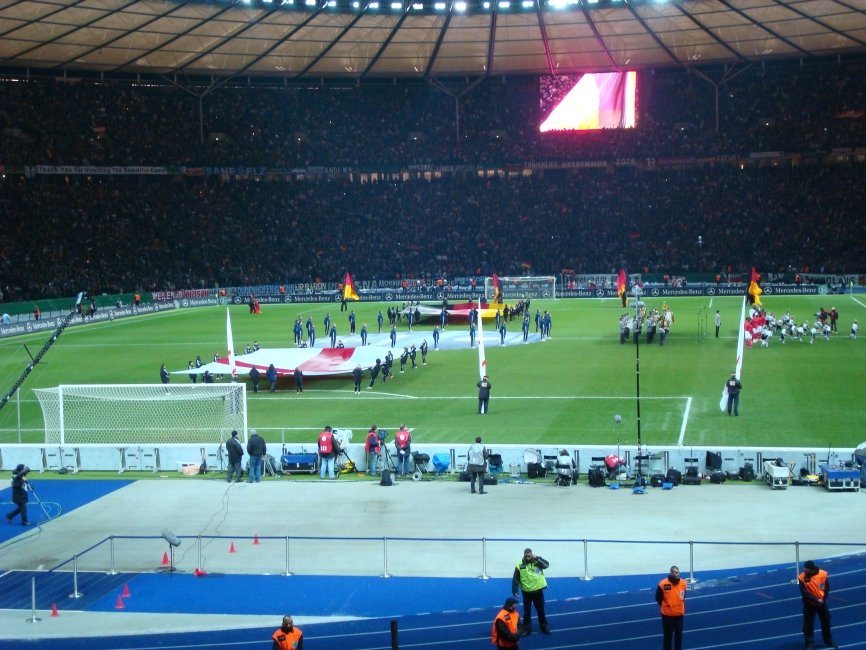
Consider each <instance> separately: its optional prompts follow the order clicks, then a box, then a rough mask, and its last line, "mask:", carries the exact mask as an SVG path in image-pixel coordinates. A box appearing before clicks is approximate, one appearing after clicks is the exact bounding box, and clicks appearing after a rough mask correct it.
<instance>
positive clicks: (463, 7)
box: [454, 2, 466, 11]
mask: <svg viewBox="0 0 866 650" xmlns="http://www.w3.org/2000/svg"><path fill="white" fill-rule="evenodd" d="M454 9H456V10H457V11H466V3H465V2H455V3H454Z"/></svg>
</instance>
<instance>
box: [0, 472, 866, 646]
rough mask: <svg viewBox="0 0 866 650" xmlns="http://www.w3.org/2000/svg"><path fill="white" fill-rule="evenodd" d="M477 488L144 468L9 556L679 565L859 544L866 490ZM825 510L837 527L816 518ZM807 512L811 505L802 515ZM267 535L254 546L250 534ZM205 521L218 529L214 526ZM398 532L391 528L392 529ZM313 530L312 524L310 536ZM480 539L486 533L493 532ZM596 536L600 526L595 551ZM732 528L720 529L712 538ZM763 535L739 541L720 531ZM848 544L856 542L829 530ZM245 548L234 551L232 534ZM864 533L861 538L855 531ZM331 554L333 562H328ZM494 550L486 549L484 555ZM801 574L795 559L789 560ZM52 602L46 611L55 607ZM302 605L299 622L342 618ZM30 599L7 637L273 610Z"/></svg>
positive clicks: (370, 570) (461, 565) (142, 627)
mask: <svg viewBox="0 0 866 650" xmlns="http://www.w3.org/2000/svg"><path fill="white" fill-rule="evenodd" d="M488 492H489V493H488V494H487V495H483V496H481V495H471V494H470V493H469V485H468V484H467V483H458V482H454V481H451V480H436V479H431V480H422V481H418V482H413V481H402V482H400V483H398V484H397V485H396V486H394V487H389V488H383V487H380V486H379V485H378V484H376V483H374V482H372V481H366V480H351V479H347V478H345V477H344V478H341V479H340V480H337V481H324V482H320V481H299V480H295V481H292V480H291V479H286V478H281V479H267V480H265V481H264V482H262V483H259V484H254V485H251V484H247V483H238V484H232V485H228V484H226V483H225V482H224V481H222V480H219V479H214V480H195V479H183V478H180V479H166V480H163V481H139V482H136V483H134V484H132V485H130V486H128V487H126V488H123V489H120V490H117V491H115V492H112V493H110V494H108V495H106V496H104V497H102V498H100V499H98V500H97V501H94V502H92V503H90V504H88V505H86V506H84V507H82V508H79V509H77V510H75V511H72V512H70V513H68V514H65V515H63V516H62V517H60V518H58V519H56V520H53V521H50V522H48V523H47V524H45V525H43V526H42V527H41V530H31V531H29V532H28V533H26V535H28V536H29V538H28V540H27V541H26V543H19V544H12V545H10V544H6V545H4V546H3V547H2V548H0V565H2V566H4V567H5V568H7V569H22V570H40V569H47V568H50V567H52V566H54V565H56V564H58V563H60V562H61V561H63V560H65V559H67V558H69V557H70V556H71V555H72V554H74V553H80V552H81V551H83V550H84V549H87V548H90V547H91V546H93V545H95V544H97V543H98V542H100V541H101V540H103V539H105V538H106V537H108V536H111V535H116V536H149V537H151V539H128V538H122V539H117V540H115V553H114V556H115V568H116V569H117V570H118V571H149V570H153V569H155V568H156V567H157V566H158V565H159V564H160V561H161V558H162V555H163V553H164V552H165V551H166V549H167V548H168V546H167V544H166V542H165V541H164V540H162V539H161V538H160V537H159V536H160V534H161V532H162V531H163V530H164V529H168V530H171V531H172V532H173V533H175V534H176V535H178V536H191V537H193V538H194V537H196V536H198V535H201V536H203V538H202V541H201V544H200V548H199V543H198V541H197V540H196V539H193V538H189V539H187V538H185V539H183V543H182V545H181V547H180V548H178V549H177V553H176V555H175V563H176V566H177V567H178V569H179V570H182V571H192V570H193V569H195V568H196V567H198V566H202V567H203V568H205V569H206V570H208V571H209V572H226V573H233V572H238V573H241V572H243V573H254V574H255V573H260V574H261V573H269V574H279V573H282V572H283V571H284V570H285V565H286V540H285V538H286V536H290V542H289V553H288V556H289V564H290V569H291V571H292V572H294V573H306V574H323V573H324V574H333V575H369V576H376V575H380V574H381V573H382V572H383V569H384V566H385V565H384V563H385V549H386V548H387V571H388V573H390V574H392V575H397V576H425V575H435V576H440V577H442V576H443V567H447V568H448V569H447V571H448V573H450V575H452V576H453V577H467V578H468V577H476V576H479V575H481V573H482V572H484V573H486V574H487V575H490V576H491V577H508V576H510V574H511V571H512V570H513V562H514V559H515V557H519V555H520V553H521V552H522V549H523V547H524V546H532V547H533V548H536V549H537V550H539V552H542V553H543V555H544V556H545V557H546V558H547V559H548V560H550V562H551V563H552V564H555V566H556V567H557V569H556V575H557V576H558V577H563V576H575V577H581V576H584V573H585V572H587V573H589V574H590V575H595V576H603V575H632V574H647V573H652V574H660V573H663V572H664V571H665V570H666V569H667V567H668V566H669V565H671V564H679V565H680V566H681V567H682V568H683V569H684V570H685V569H686V567H689V557H690V547H689V544H688V542H689V541H694V542H700V543H699V544H696V545H695V546H694V547H693V551H694V570H695V575H696V576H697V577H698V578H699V577H700V572H701V571H707V570H713V569H723V568H735V567H748V566H758V565H768V564H781V563H790V564H791V565H792V566H793V563H794V562H795V557H796V555H795V546H794V542H800V543H801V548H800V554H801V557H800V560H801V561H803V560H806V559H809V558H812V557H826V556H831V555H838V554H843V553H849V552H852V551H855V550H863V549H864V546H866V518H864V517H862V516H858V515H856V513H857V512H860V513H862V510H863V506H864V500H866V494H864V493H858V492H844V493H841V492H828V491H826V490H825V489H824V488H821V487H791V488H789V489H788V490H784V491H781V490H779V491H772V490H770V489H769V488H768V487H766V486H765V485H764V484H763V483H760V482H754V483H749V484H746V483H728V484H724V485H711V484H705V485H702V486H699V487H688V486H680V487H677V488H675V489H673V490H669V491H667V490H660V489H649V490H647V493H646V494H644V495H634V494H632V493H631V490H630V489H627V488H623V489H620V490H611V489H607V488H599V489H592V488H589V487H587V486H586V485H585V484H580V485H578V486H576V487H571V488H560V487H556V486H554V485H553V484H552V482H548V483H535V484H500V485H497V486H491V487H489V488H488ZM816 513H820V520H821V521H823V522H830V525H829V526H828V527H826V528H825V527H816V526H812V525H809V526H804V525H803V524H804V522H814V521H815V520H816V519H815V515H816ZM806 515H808V516H806ZM254 535H255V536H258V538H259V541H260V543H259V544H257V545H252V544H251V540H252V538H253V536H254ZM209 536H219V538H217V539H212V538H210V537H209ZM384 537H387V538H389V539H388V541H387V542H385V541H383V539H382V538H384ZM304 538H312V539H304ZM482 538H485V539H486V540H487V541H486V542H484V543H482V541H481V540H482ZM584 539H588V540H620V541H609V542H602V541H590V542H589V543H588V544H587V558H588V563H587V564H586V565H585V564H584V544H583V541H582V540H584ZM713 542H716V543H722V544H714V543H713ZM730 542H736V543H743V542H751V543H757V544H755V545H737V546H730V545H724V543H730ZM828 542H832V543H844V544H850V546H831V545H829V544H827V543H828ZM231 543H235V544H236V545H237V547H238V548H241V547H243V549H244V552H243V553H230V552H229V545H230V544H231ZM858 545H859V546H858ZM323 554H326V555H328V556H329V557H330V558H332V561H331V562H330V563H328V564H326V565H323V564H322V563H321V562H319V561H317V559H318V558H321V557H322V556H323ZM110 557H111V554H110V552H109V545H108V544H103V545H101V546H100V547H98V548H97V549H95V550H93V551H91V552H88V553H86V554H84V555H82V556H81V557H80V558H79V568H80V569H81V570H96V571H104V570H107V569H108V568H109V566H110ZM485 561H486V562H485ZM792 576H793V571H792ZM49 614H50V612H42V613H41V615H42V616H43V617H45V616H47V615H49ZM328 614H329V613H328V612H322V617H321V618H305V619H303V620H300V619H299V620H298V624H299V625H302V624H303V623H305V622H307V623H309V622H314V621H316V620H334V619H330V618H329V616H328ZM27 616H28V612H22V611H20V610H15V611H4V612H0V628H2V630H3V632H2V637H4V638H32V637H33V636H46V635H51V636H55V635H56V636H75V635H80V634H85V633H87V634H90V633H99V634H120V633H123V631H124V630H127V631H128V630H129V629H130V627H129V626H130V624H131V621H133V620H134V628H135V629H136V631H137V632H139V633H142V632H144V631H147V630H154V631H166V630H184V629H195V628H200V627H201V626H202V625H207V626H208V627H211V628H214V627H225V628H229V627H246V626H253V625H271V624H273V623H274V621H273V617H272V616H268V617H260V616H256V617H247V616H245V617H232V616H200V615H197V616H195V617H189V616H179V615H171V616H165V615H160V616H156V615H148V614H116V613H107V614H106V613H72V612H70V613H64V614H63V615H62V616H61V617H59V618H55V619H51V622H50V624H48V625H46V624H44V623H43V624H37V625H34V624H30V623H26V622H25V620H24V619H25V618H26V617H27Z"/></svg>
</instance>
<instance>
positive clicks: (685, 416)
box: [677, 397, 692, 447]
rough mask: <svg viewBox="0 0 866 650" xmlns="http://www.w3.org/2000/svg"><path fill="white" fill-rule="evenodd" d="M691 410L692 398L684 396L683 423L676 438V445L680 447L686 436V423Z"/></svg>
mask: <svg viewBox="0 0 866 650" xmlns="http://www.w3.org/2000/svg"><path fill="white" fill-rule="evenodd" d="M691 410H692V398H691V397H687V398H686V411H685V413H683V423H682V424H681V425H680V437H679V438H677V445H678V446H680V447H682V446H683V440H685V438H686V424H688V422H689V411H691Z"/></svg>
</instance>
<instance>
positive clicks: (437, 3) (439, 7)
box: [433, 2, 445, 11]
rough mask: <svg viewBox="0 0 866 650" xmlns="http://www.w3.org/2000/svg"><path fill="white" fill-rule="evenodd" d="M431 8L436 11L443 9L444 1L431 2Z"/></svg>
mask: <svg viewBox="0 0 866 650" xmlns="http://www.w3.org/2000/svg"><path fill="white" fill-rule="evenodd" d="M433 8H434V9H435V10H436V11H445V3H444V2H436V3H434V4H433Z"/></svg>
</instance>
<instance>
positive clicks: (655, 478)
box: [650, 474, 665, 487]
mask: <svg viewBox="0 0 866 650" xmlns="http://www.w3.org/2000/svg"><path fill="white" fill-rule="evenodd" d="M664 482H665V475H664V474H653V475H652V476H650V485H652V486H653V487H661V486H662V483H664Z"/></svg>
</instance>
